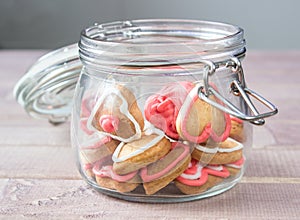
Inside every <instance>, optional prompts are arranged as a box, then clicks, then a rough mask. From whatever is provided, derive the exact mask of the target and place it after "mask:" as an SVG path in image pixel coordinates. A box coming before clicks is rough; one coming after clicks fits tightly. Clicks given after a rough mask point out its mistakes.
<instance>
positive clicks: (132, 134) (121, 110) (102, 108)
mask: <svg viewBox="0 0 300 220" xmlns="http://www.w3.org/2000/svg"><path fill="white" fill-rule="evenodd" d="M99 94H100V96H99V97H98V99H97V100H96V103H95V106H94V107H93V110H92V112H91V115H90V117H89V118H88V121H87V128H88V129H89V130H93V131H96V132H97V133H99V134H102V135H106V136H110V137H111V138H113V139H115V140H119V141H122V142H126V143H127V142H131V141H134V140H137V139H140V138H141V133H142V130H143V127H144V118H143V115H142V112H141V111H140V109H139V107H138V104H137V101H136V98H135V96H134V94H133V93H132V92H131V91H130V90H129V89H128V88H126V87H125V86H122V85H112V86H109V87H108V88H104V89H103V92H101V93H100V92H99Z"/></svg>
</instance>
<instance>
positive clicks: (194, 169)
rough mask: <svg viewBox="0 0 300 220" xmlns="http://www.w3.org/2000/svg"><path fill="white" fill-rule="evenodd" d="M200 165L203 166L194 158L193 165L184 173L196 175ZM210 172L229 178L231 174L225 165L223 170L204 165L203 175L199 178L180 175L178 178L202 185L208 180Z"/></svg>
mask: <svg viewBox="0 0 300 220" xmlns="http://www.w3.org/2000/svg"><path fill="white" fill-rule="evenodd" d="M199 166H201V164H199V162H198V161H197V160H195V159H193V160H192V162H191V166H190V167H189V168H188V169H186V170H185V171H184V173H185V174H189V175H194V174H196V172H197V170H198V167H199ZM209 174H210V175H214V176H217V177H222V178H227V177H229V176H230V173H229V171H228V170H227V169H226V168H225V167H224V166H222V170H221V171H218V170H214V169H211V168H209V167H203V168H202V170H201V176H200V177H199V178H197V179H186V178H184V177H182V176H179V177H177V178H176V180H178V181H179V182H181V183H183V184H185V185H189V186H202V185H203V184H205V183H206V182H207V179H208V175H209Z"/></svg>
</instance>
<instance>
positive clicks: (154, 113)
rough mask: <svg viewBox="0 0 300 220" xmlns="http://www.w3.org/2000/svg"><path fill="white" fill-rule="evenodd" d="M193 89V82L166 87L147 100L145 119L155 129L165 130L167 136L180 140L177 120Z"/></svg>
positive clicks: (175, 83) (177, 83)
mask: <svg viewBox="0 0 300 220" xmlns="http://www.w3.org/2000/svg"><path fill="white" fill-rule="evenodd" d="M193 87H194V84H193V83H191V82H174V83H170V84H168V85H166V86H165V87H164V88H162V89H161V90H160V91H159V92H158V93H157V94H154V95H152V96H150V97H149V98H148V99H147V100H146V102H145V107H144V113H145V118H146V119H147V120H148V121H149V122H150V123H152V124H153V125H154V126H155V127H157V128H159V129H161V130H163V131H164V132H165V134H166V135H167V136H169V137H170V138H172V139H175V140H178V139H179V134H178V132H177V129H176V118H177V116H178V112H179V110H180V108H181V106H182V104H183V102H184V100H185V98H186V97H187V95H188V93H189V91H190V90H191V89H192V88H193Z"/></svg>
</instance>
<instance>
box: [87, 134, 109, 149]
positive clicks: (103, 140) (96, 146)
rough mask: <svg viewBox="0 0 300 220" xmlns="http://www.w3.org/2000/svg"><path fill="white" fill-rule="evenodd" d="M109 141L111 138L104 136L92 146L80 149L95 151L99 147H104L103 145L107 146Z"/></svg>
mask: <svg viewBox="0 0 300 220" xmlns="http://www.w3.org/2000/svg"><path fill="white" fill-rule="evenodd" d="M111 140H112V139H111V137H109V136H106V137H104V138H102V139H101V140H99V141H97V142H95V143H94V144H92V145H89V146H87V147H82V149H97V148H100V147H102V146H104V145H105V144H107V143H108V142H110V141H111Z"/></svg>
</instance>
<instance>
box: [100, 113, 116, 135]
mask: <svg viewBox="0 0 300 220" xmlns="http://www.w3.org/2000/svg"><path fill="white" fill-rule="evenodd" d="M99 123H100V126H101V127H102V129H103V130H104V131H105V132H108V133H112V132H115V131H117V130H118V127H119V118H117V117H114V116H113V115H102V116H101V117H100V119H99Z"/></svg>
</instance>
